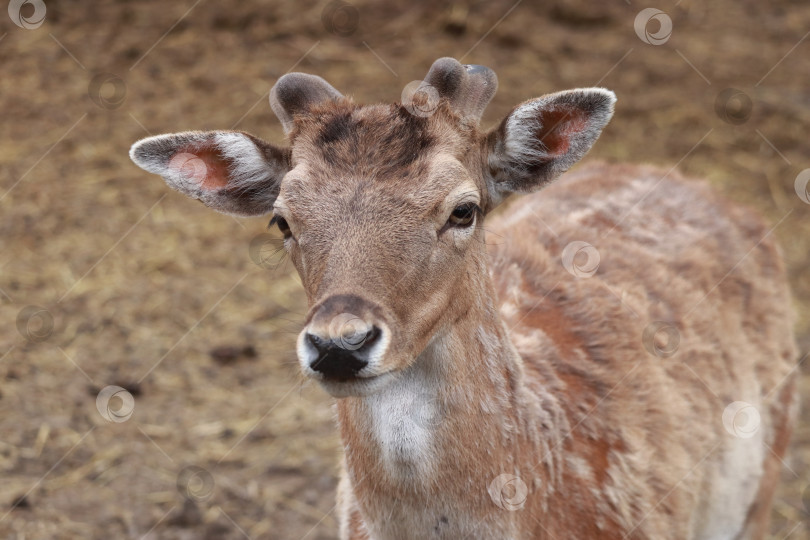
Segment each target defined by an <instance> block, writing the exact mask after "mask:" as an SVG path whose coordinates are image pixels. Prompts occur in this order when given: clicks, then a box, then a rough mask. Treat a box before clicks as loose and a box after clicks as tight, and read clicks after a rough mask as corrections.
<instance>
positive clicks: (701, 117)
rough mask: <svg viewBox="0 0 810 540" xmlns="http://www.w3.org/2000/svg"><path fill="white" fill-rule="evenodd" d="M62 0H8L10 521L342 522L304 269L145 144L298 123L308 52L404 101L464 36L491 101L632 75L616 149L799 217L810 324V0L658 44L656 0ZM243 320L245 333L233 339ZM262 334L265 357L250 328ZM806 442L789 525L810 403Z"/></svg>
mask: <svg viewBox="0 0 810 540" xmlns="http://www.w3.org/2000/svg"><path fill="white" fill-rule="evenodd" d="M45 2H46V4H47V17H46V22H45V23H44V24H43V26H41V27H40V28H38V29H36V30H23V29H21V28H18V27H17V26H14V25H13V24H12V23H11V21H10V20H9V18H7V17H6V16H5V13H0V36H4V37H3V38H2V39H1V40H0V66H2V78H0V104H1V107H2V108H1V109H0V110H2V117H3V121H2V124H0V172H2V180H0V212H2V220H0V246H2V249H1V250H0V320H3V321H5V324H3V325H2V326H0V356H2V360H0V470H2V482H0V536H2V537H9V538H15V539H23V538H25V539H45V538H142V537H146V538H177V539H181V538H183V539H184V538H189V539H191V538H195V539H196V538H244V537H245V536H247V537H250V538H254V539H258V538H292V539H293V540H295V539H298V538H304V537H306V538H309V539H312V538H323V539H327V538H329V539H331V538H335V518H334V513H333V512H331V510H332V506H333V504H334V502H333V501H334V498H333V491H334V487H335V472H336V468H337V460H338V453H337V449H338V441H337V436H336V434H335V431H334V428H333V426H332V418H331V416H332V414H331V410H330V402H329V399H328V398H327V397H326V396H325V395H323V394H322V393H321V392H320V391H318V390H317V389H314V388H310V387H309V386H307V385H302V384H301V382H300V381H299V380H298V375H297V368H296V365H295V355H294V351H293V343H294V336H295V332H296V331H297V327H298V324H299V323H300V321H301V319H302V317H303V310H304V299H303V294H302V293H301V291H300V288H299V285H298V283H297V278H296V276H295V275H294V273H293V272H291V268H289V267H288V266H285V265H282V266H280V267H279V268H276V269H274V270H272V271H268V270H266V269H263V268H260V267H259V266H257V265H256V264H254V263H253V262H252V260H251V258H250V257H249V254H248V245H249V243H250V240H251V239H252V238H253V237H255V236H256V235H258V234H261V233H262V232H263V230H264V226H265V222H264V221H262V220H236V219H232V218H229V217H226V216H221V215H218V214H215V213H213V212H211V211H209V210H207V209H205V208H203V207H202V206H200V205H198V204H196V203H194V202H192V201H189V200H187V199H185V198H183V197H182V196H180V195H178V194H175V193H168V192H167V189H166V188H165V186H164V185H163V183H162V182H160V180H159V179H157V178H155V177H150V176H148V175H146V174H145V173H143V172H142V171H140V170H138V169H137V168H136V167H135V166H134V165H132V164H131V163H130V162H129V159H128V157H127V150H128V148H129V146H130V144H131V143H132V142H133V141H134V140H136V139H138V138H140V137H142V136H145V135H147V133H159V132H166V131H179V130H183V129H215V128H230V127H233V126H238V128H240V129H244V130H247V131H251V132H254V133H256V134H259V135H261V136H264V137H265V138H267V139H269V140H273V141H280V140H281V129H280V126H279V123H278V121H277V120H276V119H275V118H274V117H273V116H272V113H271V112H270V110H269V107H268V105H267V97H266V93H267V91H268V89H269V88H270V86H271V85H272V83H273V82H274V81H275V80H276V79H277V78H278V77H279V76H280V75H282V74H283V73H284V72H286V71H287V70H289V69H291V68H293V67H295V69H296V70H301V71H308V72H313V73H317V74H319V75H322V76H324V77H326V78H327V79H328V80H330V81H331V82H332V83H333V84H334V85H335V86H336V87H337V88H339V89H342V90H344V91H346V92H350V93H353V94H354V96H355V97H356V98H357V99H358V100H359V101H383V100H385V101H390V100H393V99H397V98H398V97H399V95H400V92H401V89H402V88H403V86H404V85H405V84H406V83H408V82H409V81H411V80H414V79H418V78H421V77H422V76H423V75H424V73H425V72H426V70H427V68H428V66H429V65H430V63H431V62H432V61H433V60H434V59H435V58H436V57H437V56H443V55H448V56H455V57H457V58H458V57H462V56H463V55H465V53H467V51H468V50H472V52H470V53H469V55H468V56H467V57H465V58H464V60H466V61H470V62H476V63H481V64H485V65H489V66H492V67H494V68H495V69H496V70H497V71H498V75H499V78H500V81H501V90H500V91H499V94H498V95H497V96H496V98H495V100H494V102H493V104H492V105H491V106H490V109H489V111H488V112H487V115H486V117H485V121H486V122H487V123H493V122H494V121H495V120H497V119H498V118H499V117H501V116H502V115H504V114H505V113H506V112H507V111H508V110H509V109H510V108H511V107H512V106H513V105H514V104H516V103H518V102H519V101H522V100H524V99H526V98H528V97H532V96H536V95H538V94H540V93H544V92H547V91H552V90H557V89H563V88H569V87H575V86H586V85H593V84H595V83H597V82H598V83H599V84H602V85H604V86H607V87H610V88H612V89H614V90H616V92H617V94H618V95H619V99H620V102H619V106H618V109H617V115H616V118H615V120H614V121H613V123H612V124H611V126H610V127H609V128H608V129H607V131H606V132H605V134H604V135H603V137H602V139H601V140H600V142H599V143H598V144H597V146H596V149H595V150H594V152H593V154H592V156H597V157H601V158H604V159H608V160H615V161H620V160H631V161H639V162H644V161H649V162H655V163H660V164H663V165H666V166H671V165H674V164H676V163H677V164H678V165H679V167H680V168H681V169H683V170H685V171H687V172H688V173H690V174H694V175H699V176H704V177H707V178H709V180H710V181H712V182H713V183H714V184H715V185H716V186H717V187H718V188H719V189H721V190H723V191H724V192H726V193H727V194H728V195H729V196H730V197H731V198H734V199H736V200H739V201H743V202H746V203H749V204H752V205H754V206H756V207H757V208H759V209H760V210H761V211H762V212H763V213H764V214H765V215H767V216H768V217H769V218H770V219H771V220H772V222H773V223H777V222H778V223H779V226H778V227H777V228H776V230H775V231H774V234H775V235H777V236H778V237H779V239H780V240H781V242H782V245H783V246H784V249H785V252H786V257H787V260H788V263H789V266H790V270H791V278H792V283H793V288H794V292H795V297H796V308H797V311H798V312H799V315H800V320H799V323H798V327H797V332H798V336H799V340H800V344H801V349H802V353H807V351H808V349H809V348H810V280H808V277H807V267H808V257H810V249H808V248H810V205H808V204H805V203H803V202H802V201H801V200H800V199H799V198H798V197H797V196H796V193H795V192H794V186H793V183H794V179H795V178H796V175H797V174H798V173H799V171H800V170H802V169H804V168H806V167H809V166H810V164H809V163H808V161H807V159H808V154H807V126H808V121H810V91H809V90H808V87H807V84H806V77H805V76H803V75H800V74H805V75H806V74H807V73H808V72H810V55H808V47H810V39H808V40H805V41H803V42H801V44H799V45H798V46H797V47H796V48H795V50H792V52H791V48H792V47H794V46H795V45H796V44H797V42H799V40H800V38H802V36H805V32H806V31H807V29H808V28H810V5H807V4H806V3H801V2H798V1H794V2H790V1H780V2H769V3H762V2H755V1H754V0H745V1H731V0H717V1H714V2H710V3H709V2H696V1H693V0H683V1H681V2H679V3H677V4H675V3H674V2H671V1H665V2H662V3H661V4H660V5H659V6H657V7H660V8H661V9H663V10H665V11H667V12H668V13H669V15H670V16H671V17H672V19H673V22H674V32H673V35H672V37H671V39H670V40H669V41H668V42H667V43H666V44H665V45H662V46H652V45H647V44H645V43H643V42H642V41H641V40H639V39H638V38H637V37H636V35H635V33H634V30H633V20H634V18H635V16H636V13H638V11H639V10H640V9H641V7H642V6H639V5H636V3H633V4H632V5H628V4H626V3H623V2H613V3H602V4H597V3H585V2H584V1H582V0H577V1H569V2H546V3H544V5H543V6H542V7H538V6H536V5H533V4H532V3H530V2H524V3H522V4H520V5H518V6H517V7H515V8H514V11H513V12H510V13H509V14H508V15H507V16H506V17H505V18H504V19H503V21H502V22H501V23H500V24H497V25H496V24H495V23H496V22H497V21H498V20H499V19H500V18H501V17H502V16H504V14H507V12H509V10H510V9H511V8H512V7H513V6H514V4H513V3H512V2H511V0H509V1H490V2H483V1H478V2H467V3H457V4H454V5H453V7H452V8H451V7H447V8H445V7H441V6H439V4H438V3H436V2H427V1H418V2H408V3H406V2H403V1H396V2H391V3H386V4H379V3H371V2H359V1H358V2H357V3H356V4H355V5H356V7H357V12H358V14H359V16H360V24H359V27H358V28H357V30H356V31H355V32H354V33H353V34H352V35H350V36H348V37H341V36H338V35H335V34H333V33H330V32H329V31H327V30H326V29H325V27H324V25H323V22H322V11H323V8H324V6H325V2H318V3H315V2H312V1H309V0H304V1H299V2H288V3H274V4H272V5H263V4H262V3H260V2H257V1H244V2H239V3H233V4H232V5H231V6H230V7H223V6H222V5H221V4H217V3H214V2H200V3H198V4H194V3H193V2H191V1H184V2H176V3H170V2H159V1H157V0H155V1H148V2H139V3H135V2H113V1H111V0H106V1H101V2H96V3H93V5H92V6H91V5H89V4H86V3H79V2H68V1H57V0H45ZM192 7H193V8H192ZM189 8H192V9H190V10H189ZM178 20H180V22H177V21H178ZM175 23H177V24H176V25H175ZM172 25H175V26H172ZM493 27H494V28H493ZM490 30H491V31H490ZM482 36H484V38H483V40H481V41H480V42H479V40H480V39H481V38H482ZM63 47H64V49H63ZM788 52H790V54H788V55H787V56H785V55H786V53H788ZM783 57H784V58H783ZM780 59H782V60H781V61H780ZM690 63H691V64H692V65H691V66H690ZM771 70H772V71H771ZM698 71H699V72H700V73H698ZM103 72H108V73H114V74H117V75H118V76H120V77H121V78H122V80H123V81H124V84H125V88H126V95H125V97H124V99H123V101H122V102H121V103H120V104H119V105H118V106H115V107H111V108H104V107H100V106H98V105H97V104H96V103H94V101H93V100H92V99H90V96H89V95H88V87H89V85H90V83H91V80H92V79H93V76H94V75H95V74H96V73H103ZM703 77H705V78H706V79H707V80H708V82H707V80H704V78H703ZM727 87H735V88H738V89H740V90H742V91H743V92H745V93H746V94H747V95H748V96H750V98H751V100H752V103H753V109H752V113H751V116H750V118H749V119H748V120H747V121H746V122H744V123H742V124H740V125H732V124H729V123H727V122H724V121H723V120H722V119H721V118H720V117H719V116H718V115H717V114H716V113H715V101H716V98H717V96H718V94H720V92H721V91H722V90H723V89H725V88H727ZM106 90H109V88H107V89H105V91H106ZM90 93H92V91H91V92H90ZM97 95H98V94H97V93H96V94H94V97H95V96H97ZM104 95H105V96H106V97H105V99H111V98H113V97H115V96H110V95H107V94H104ZM699 141H700V142H699ZM698 143H699V144H698ZM780 220H781V221H780ZM710 256H712V255H711V254H707V257H710ZM29 305H38V306H43V307H44V308H46V309H47V311H48V313H49V314H50V315H51V316H52V317H53V320H54V323H55V327H54V330H53V332H52V333H50V335H49V336H48V338H47V339H45V340H43V341H41V342H31V341H28V340H25V339H23V337H22V336H21V335H20V333H18V331H17V329H16V328H15V320H16V319H17V317H18V314H19V313H20V312H21V310H22V309H23V308H24V307H25V306H29ZM223 346H229V347H233V348H235V350H233V351H227V350H226V351H222V350H219V351H217V353H216V354H215V355H214V356H216V358H217V359H215V358H214V357H212V355H211V354H209V353H210V352H211V351H212V350H214V349H216V348H218V347H223ZM246 346H247V347H251V346H252V347H254V348H255V349H256V351H257V353H258V354H257V356H256V357H255V358H252V357H251V355H250V354H238V353H239V351H241V350H242V348H244V347H246ZM248 352H249V351H248ZM111 384H115V385H120V386H122V387H125V388H127V389H128V390H129V391H130V392H131V393H132V394H133V395H134V398H135V410H134V414H133V415H132V417H131V418H130V419H129V420H128V421H126V422H122V423H110V422H107V421H105V420H104V419H103V418H102V417H101V415H100V414H99V413H98V411H97V410H96V403H95V400H96V395H97V394H98V391H99V390H100V389H101V388H103V387H105V386H107V385H111ZM802 384H803V388H804V390H805V391H810V376H809V375H808V371H807V370H806V369H805V370H804V375H803V383H802ZM189 465H193V466H198V467H202V468H203V469H205V470H206V471H207V474H210V479H211V480H213V488H212V489H209V487H210V486H209V485H208V484H206V483H205V481H206V480H207V479H208V478H207V477H205V473H204V474H203V477H198V478H197V480H201V483H200V484H199V485H198V484H197V483H195V481H191V482H190V483H188V489H191V490H192V492H193V493H197V494H198V495H200V497H198V500H196V501H195V500H193V497H192V500H191V502H189V500H188V499H187V498H185V497H184V496H183V495H182V494H181V493H180V492H179V491H180V490H178V488H177V483H178V478H181V483H182V482H184V481H185V479H186V476H184V475H185V474H186V473H184V475H180V472H181V471H182V470H184V468H185V467H186V466H189ZM787 465H788V466H789V468H790V470H788V469H787V468H786V470H785V473H784V479H785V482H784V484H783V485H782V487H781V488H780V491H779V494H778V498H777V503H776V507H775V510H774V522H773V527H772V532H773V538H775V539H781V538H784V537H786V535H788V534H789V533H790V538H792V539H797V538H802V537H805V538H806V537H808V536H809V535H810V532H808V531H809V530H810V528H809V527H808V525H807V524H806V522H807V521H808V514H807V512H806V511H805V510H804V509H803V508H802V500H801V493H802V491H803V490H805V488H806V486H807V484H808V483H810V428H808V425H807V423H806V422H803V423H802V424H801V425H800V426H799V429H798V432H797V434H796V437H795V440H794V444H793V452H792V455H791V458H790V461H789V462H788V463H787ZM186 471H188V469H186ZM192 480H193V479H192ZM209 492H210V493H209ZM806 499H807V500H806V502H807V504H808V505H810V492H808V495H807V496H806ZM808 510H810V509H808ZM802 522H805V524H802Z"/></svg>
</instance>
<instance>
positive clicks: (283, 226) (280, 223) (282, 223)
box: [267, 216, 292, 238]
mask: <svg viewBox="0 0 810 540" xmlns="http://www.w3.org/2000/svg"><path fill="white" fill-rule="evenodd" d="M273 225H276V226H277V227H278V230H279V231H281V234H283V235H284V238H289V237H291V236H292V231H291V230H290V225H289V224H288V223H287V220H286V219H284V218H283V217H281V216H273V219H271V220H270V223H269V224H268V225H267V226H268V227H272V226H273Z"/></svg>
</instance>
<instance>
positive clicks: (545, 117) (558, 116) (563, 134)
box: [535, 109, 587, 157]
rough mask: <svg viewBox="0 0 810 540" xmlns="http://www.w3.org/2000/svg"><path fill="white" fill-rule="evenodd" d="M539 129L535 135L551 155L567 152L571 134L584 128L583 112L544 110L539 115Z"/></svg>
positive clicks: (585, 121) (555, 155) (585, 124)
mask: <svg viewBox="0 0 810 540" xmlns="http://www.w3.org/2000/svg"><path fill="white" fill-rule="evenodd" d="M540 125H541V127H540V129H538V130H537V133H535V136H536V137H537V140H538V141H540V142H541V143H542V144H543V146H544V147H545V149H546V152H547V153H548V154H549V155H550V156H551V157H558V156H562V155H564V154H565V153H566V152H568V149H569V148H570V146H571V136H572V135H573V134H575V133H579V132H581V131H584V130H585V127H586V126H587V120H586V117H585V114H584V113H583V112H582V111H581V110H578V109H554V110H544V111H542V113H541V116H540Z"/></svg>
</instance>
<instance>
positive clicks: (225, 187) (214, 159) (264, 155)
mask: <svg viewBox="0 0 810 540" xmlns="http://www.w3.org/2000/svg"><path fill="white" fill-rule="evenodd" d="M260 144H263V145H266V146H264V147H262V146H260ZM269 153H276V154H278V156H276V157H278V158H280V157H281V151H280V150H278V149H274V148H273V147H271V146H270V145H267V143H263V142H261V141H258V139H254V138H252V137H250V136H248V135H246V134H244V133H240V132H237V131H211V132H199V131H188V132H183V133H173V134H167V135H157V136H155V137H148V138H146V139H142V140H140V141H138V142H136V143H135V144H133V145H132V148H131V149H130V151H129V156H130V158H131V159H132V161H133V162H135V164H136V165H138V166H139V167H141V168H142V169H144V170H146V171H148V172H151V173H154V174H158V175H160V176H162V177H163V179H164V180H165V181H166V183H167V184H168V185H169V187H171V188H173V189H176V190H177V191H180V192H181V193H184V194H186V195H188V196H189V197H192V198H194V199H198V200H200V201H202V202H203V203H204V204H206V205H207V206H210V207H212V208H214V209H215V210H218V211H220V212H223V213H228V214H237V215H260V214H266V213H269V212H270V211H271V209H272V207H273V202H274V201H275V198H276V195H277V194H278V184H279V183H280V181H281V177H282V176H283V175H284V173H285V172H286V164H285V163H283V160H281V159H273V158H272V157H271V156H270V155H268V154H269Z"/></svg>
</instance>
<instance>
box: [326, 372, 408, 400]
mask: <svg viewBox="0 0 810 540" xmlns="http://www.w3.org/2000/svg"><path fill="white" fill-rule="evenodd" d="M395 378H396V373H392V372H388V373H383V374H382V375H377V376H376V377H366V378H362V379H354V380H351V381H346V382H339V381H326V380H323V379H317V381H318V383H319V384H320V385H321V387H322V388H323V389H324V390H326V391H327V392H328V393H329V395H331V396H332V397H335V398H346V397H364V396H370V395H372V394H376V393H377V392H379V391H380V390H382V389H383V388H385V387H386V386H388V384H389V383H390V382H391V381H393V380H394V379H395Z"/></svg>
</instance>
